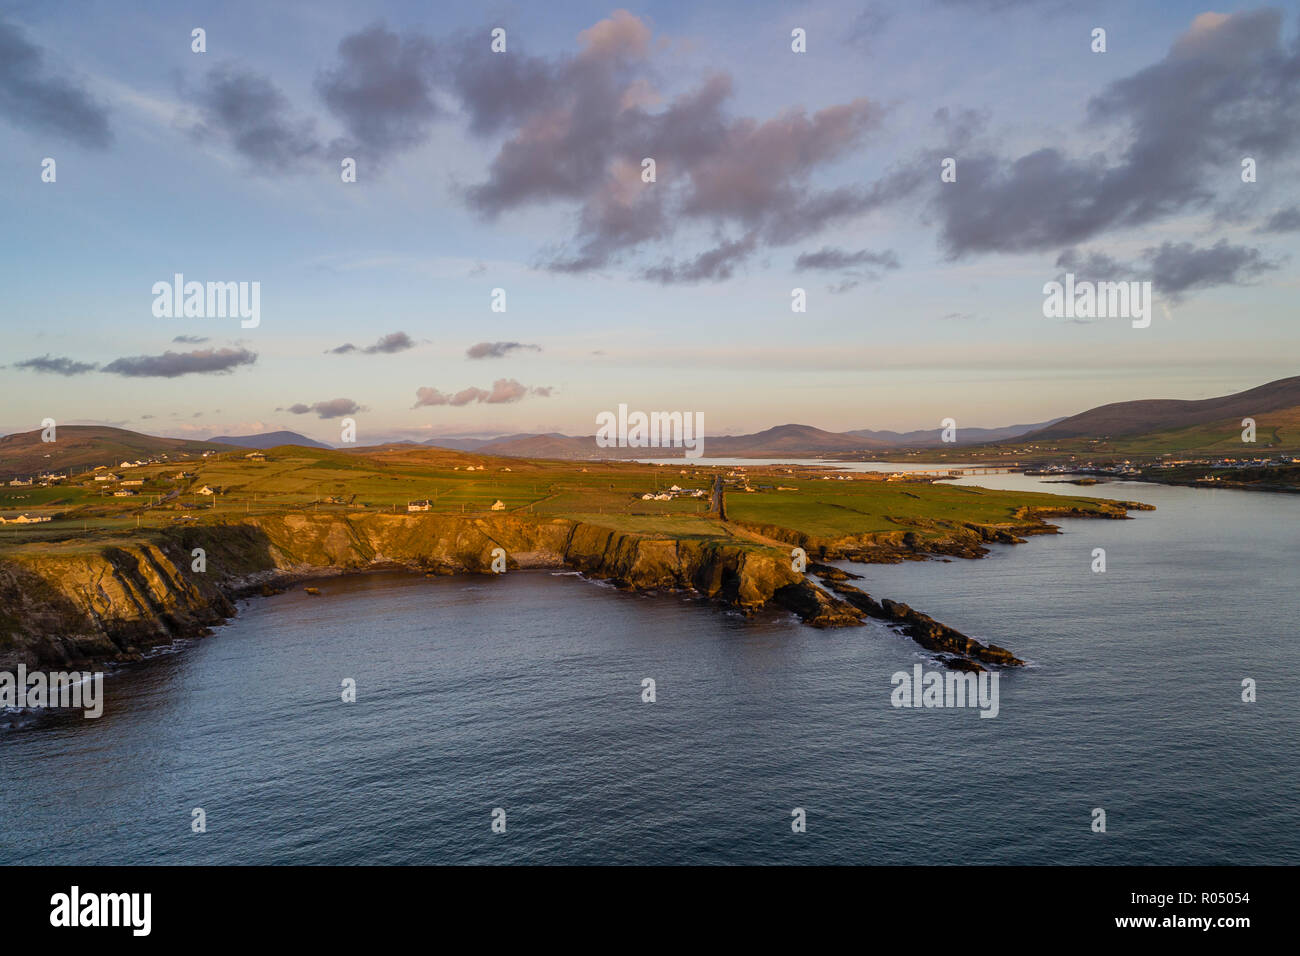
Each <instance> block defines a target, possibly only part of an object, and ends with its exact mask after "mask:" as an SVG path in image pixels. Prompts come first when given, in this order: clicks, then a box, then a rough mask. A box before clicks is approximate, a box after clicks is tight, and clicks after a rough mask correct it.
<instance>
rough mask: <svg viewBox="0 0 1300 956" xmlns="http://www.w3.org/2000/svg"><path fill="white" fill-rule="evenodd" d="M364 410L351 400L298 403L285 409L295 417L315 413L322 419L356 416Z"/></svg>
mask: <svg viewBox="0 0 1300 956" xmlns="http://www.w3.org/2000/svg"><path fill="white" fill-rule="evenodd" d="M364 410H365V409H364V408H363V406H361V405H359V404H357V403H356V402H354V401H353V400H352V399H350V398H332V399H330V400H329V401H327V402H314V403H312V404H311V405H305V404H303V403H302V402H298V403H297V404H294V405H290V406H289V407H288V408H286V409H284V411H287V412H290V413H291V414H294V415H306V414H307V413H308V412H315V413H316V414H317V416H319V417H320V418H341V417H342V416H344V415H355V414H356V413H357V412H360V411H364ZM276 411H277V412H278V411H281V409H278V408H277V409H276Z"/></svg>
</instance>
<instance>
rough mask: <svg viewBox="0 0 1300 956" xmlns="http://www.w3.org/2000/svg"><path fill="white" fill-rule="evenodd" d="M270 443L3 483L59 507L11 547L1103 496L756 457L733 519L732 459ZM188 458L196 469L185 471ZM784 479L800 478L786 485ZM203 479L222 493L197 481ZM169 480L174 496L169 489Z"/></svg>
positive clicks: (1013, 512)
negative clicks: (127, 489) (247, 527)
mask: <svg viewBox="0 0 1300 956" xmlns="http://www.w3.org/2000/svg"><path fill="white" fill-rule="evenodd" d="M266 455H267V458H268V459H269V460H267V461H264V462H262V461H252V460H249V459H248V458H247V457H246V456H245V454H244V453H240V454H230V453H226V454H222V455H220V456H213V457H210V458H206V459H200V460H191V461H187V462H184V463H183V464H178V463H169V464H160V465H149V466H144V467H139V468H133V469H129V471H122V470H120V469H119V470H117V471H112V470H109V473H117V474H121V475H123V477H124V478H127V479H129V480H143V481H144V482H145V484H144V485H143V486H142V488H141V489H139V490H141V491H142V494H140V495H138V496H136V497H131V498H114V497H112V496H111V489H112V488H116V487H118V486H117V485H116V484H115V483H98V484H97V483H96V482H94V480H93V473H87V474H84V475H77V476H76V477H75V478H74V479H73V480H72V481H71V482H69V483H67V484H65V485H61V486H56V487H52V488H35V487H34V488H13V489H11V488H8V487H5V488H4V489H3V490H2V491H0V507H3V513H5V514H8V515H12V514H16V513H20V512H23V511H27V512H30V513H33V514H48V515H51V516H52V517H54V519H55V520H52V521H50V522H47V523H42V524H37V525H13V524H8V525H5V526H3V528H0V548H4V547H11V546H14V545H22V544H36V543H40V542H66V543H68V544H69V545H76V544H78V543H80V544H84V545H86V546H93V545H94V544H95V543H96V542H99V543H101V544H102V543H103V542H104V540H106V539H108V538H113V537H120V536H123V535H125V536H130V535H131V534H132V533H133V532H135V531H136V529H157V528H164V527H171V526H175V525H176V524H178V523H182V522H184V523H214V522H225V521H228V520H231V519H232V518H237V517H239V516H241V515H245V514H249V515H252V514H267V513H283V512H286V511H293V512H304V511H305V512H312V511H314V512H327V513H340V514H373V513H399V514H405V513H406V511H407V503H408V502H410V501H414V500H418V499H427V500H428V501H429V502H430V505H431V508H430V511H431V512H433V513H443V514H464V515H484V514H492V513H494V512H493V511H492V510H491V508H492V505H493V503H494V502H497V501H500V502H502V504H503V505H504V509H503V510H504V513H507V514H515V515H520V516H529V515H533V516H536V517H538V518H545V517H567V518H572V519H574V520H579V521H584V522H588V523H591V524H597V525H601V526H603V527H607V528H610V529H611V530H615V531H625V532H635V533H639V534H645V535H651V536H656V537H669V538H675V539H680V540H694V541H728V542H731V543H741V544H745V545H747V546H748V545H752V544H758V545H771V544H773V543H774V542H772V541H771V540H770V539H768V538H766V537H765V536H763V535H762V534H761V533H756V532H755V530H754V529H755V528H757V527H769V528H781V529H788V530H791V531H795V532H799V533H804V534H808V535H812V536H815V537H819V538H828V539H833V538H840V537H846V536H856V535H864V534H872V533H878V532H890V531H898V530H900V529H901V530H916V531H918V533H920V534H921V535H922V536H928V537H934V536H938V535H941V534H943V533H944V531H945V529H947V528H952V527H955V526H959V525H961V524H964V523H967V522H970V523H977V524H985V525H1000V524H1007V523H1013V522H1015V521H1017V511H1018V510H1019V509H1022V508H1025V507H1035V508H1060V507H1071V506H1073V507H1077V508H1079V509H1081V510H1084V511H1090V510H1097V511H1100V510H1102V509H1103V508H1104V507H1105V506H1104V505H1103V504H1101V503H1099V502H1097V501H1095V500H1094V499H1089V498H1076V497H1069V498H1066V497H1062V496H1057V495H1048V494H1038V493H1031V492H1004V491H989V490H986V489H983V488H975V487H959V486H953V485H945V484H931V483H928V482H924V481H916V482H888V481H884V480H881V479H880V477H879V476H868V475H857V476H854V477H853V478H852V479H850V480H829V481H828V480H821V479H819V478H817V477H814V476H815V475H817V474H819V472H818V471H817V470H815V469H804V470H802V471H801V472H797V473H796V474H794V475H792V474H789V473H788V472H787V471H786V469H785V468H780V469H764V468H760V467H752V468H747V469H745V474H747V475H748V476H749V481H750V482H751V483H752V485H753V487H754V488H756V489H759V490H754V491H744V490H742V488H743V486H744V485H745V480H744V479H743V478H728V479H727V481H728V482H729V483H728V485H727V490H726V509H727V518H728V521H727V522H725V523H724V522H721V521H719V520H718V518H717V516H716V515H714V514H712V513H709V511H708V508H709V497H708V496H707V493H708V492H709V491H710V490H711V489H712V486H713V482H714V478H715V475H716V474H718V473H719V471H720V472H721V473H722V474H723V475H724V476H725V475H726V474H727V473H728V472H729V471H730V469H714V468H700V467H694V466H692V465H690V464H689V463H684V464H674V465H669V466H656V465H647V464H641V463H636V462H586V463H583V462H559V461H536V460H526V459H515V458H493V457H489V456H482V455H472V454H468V453H460V452H454V451H447V450H443V449H431V448H424V447H418V446H417V447H410V446H388V447H382V448H378V449H365V450H360V451H336V450H327V449H312V448H303V447H298V446H286V447H281V448H274V449H270V450H269V451H268V452H267V453H266ZM471 468H472V470H471ZM182 469H183V470H185V471H188V472H191V473H192V474H193V475H194V477H192V478H186V479H177V478H176V477H175V476H176V474H177V473H178V472H180V471H181V470H182ZM104 473H105V472H103V471H101V472H100V474H104ZM674 484H676V485H678V486H680V487H681V488H683V489H701V490H703V491H704V492H706V496H705V497H702V498H693V497H680V498H675V499H673V500H670V501H654V500H650V501H646V500H643V498H642V495H644V494H646V493H648V492H649V493H655V492H659V491H663V490H667V489H668V488H669V487H670V486H671V485H674ZM778 485H779V486H782V487H785V488H794V489H796V490H792V491H791V490H776V487H777V486H778ZM204 486H209V487H212V488H216V489H219V493H218V494H216V495H214V496H203V495H200V494H199V493H198V492H199V489H200V488H203V487H204ZM106 489H108V490H109V493H108V494H107V495H106V494H105V491H106ZM172 492H174V493H175V495H174V497H171V498H166V497H165V496H166V495H168V494H170V493H172ZM498 510H499V511H500V510H502V509H498Z"/></svg>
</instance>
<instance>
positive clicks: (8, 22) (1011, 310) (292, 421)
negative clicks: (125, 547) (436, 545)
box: [0, 0, 1300, 444]
mask: <svg viewBox="0 0 1300 956" xmlns="http://www.w3.org/2000/svg"><path fill="white" fill-rule="evenodd" d="M1135 6H1137V5H1133V4H1129V3H1098V4H1094V5H1090V6H1089V9H1087V10H1082V11H1081V10H1080V9H1079V5H1077V4H1067V3H1060V2H1051V0H1043V2H1034V0H1022V2H999V0H990V2H982V0H925V2H917V3H907V4H902V3H899V4H889V3H872V4H862V3H858V4H847V3H846V4H828V3H815V4H804V5H791V4H776V3H770V4H769V3H743V4H740V3H727V4H722V3H709V4H698V3H650V4H645V5H642V6H638V7H634V8H628V9H627V10H620V9H619V8H616V7H611V6H607V5H597V4H590V3H565V4H560V5H538V4H518V5H514V6H511V5H501V6H499V7H495V8H485V9H486V12H480V11H478V10H473V9H470V8H469V7H467V6H466V5H460V4H456V5H452V4H437V3H379V4H366V5H355V4H341V3H301V4H293V3H284V4H275V5H267V4H258V3H229V4H222V5H220V6H211V7H210V6H208V5H199V4H186V3H166V4H163V3H156V4H149V3H145V4H135V5H133V7H132V9H131V10H129V11H123V10H120V9H118V8H116V7H115V6H114V5H110V4H94V5H86V6H77V7H70V6H66V5H64V6H59V5H45V4H35V3H30V4H28V3H19V4H10V5H8V6H7V7H5V8H4V12H3V13H0V48H2V49H5V50H7V51H8V52H9V55H8V59H9V63H10V65H9V66H8V67H4V66H0V142H2V143H3V149H0V170H2V171H3V176H2V177H0V217H2V218H3V220H4V221H5V223H6V224H7V225H8V227H9V228H6V229H5V230H3V233H2V234H0V249H2V253H3V254H2V255H0V281H3V288H4V293H5V295H4V312H3V315H4V320H3V321H4V348H3V350H0V365H3V366H4V367H3V368H0V382H3V389H4V395H5V402H4V409H3V413H2V414H0V430H3V431H5V432H9V431H19V430H27V429H31V428H35V427H38V426H39V423H40V421H41V420H42V419H43V418H46V417H52V418H54V419H55V420H56V421H59V422H60V423H92V422H93V423H106V424H115V425H120V426H122V427H126V428H133V429H137V430H140V431H146V432H152V433H157V434H168V435H182V436H192V437H208V436H211V435H218V434H244V433H249V432H255V431H264V430H271V429H278V428H289V429H293V430H295V431H299V432H302V433H304V434H307V435H309V436H311V437H314V438H317V439H321V440H325V441H331V442H334V441H337V440H338V435H339V423H340V415H341V414H342V412H343V410H346V409H349V408H357V409H358V410H357V411H355V412H353V413H352V417H354V418H355V419H356V420H357V423H358V440H359V441H360V442H361V443H362V444H368V443H372V442H376V441H380V440H386V439H392V438H413V439H417V440H418V439H420V438H422V437H428V436H431V435H439V434H441V435H447V434H494V433H508V432H521V431H563V432H566V433H570V434H590V433H592V431H594V419H595V415H596V414H597V413H599V412H600V411H603V410H607V409H614V408H616V407H617V406H618V405H619V404H620V403H624V404H627V405H629V406H630V407H632V408H634V409H635V408H640V409H646V410H651V409H663V410H684V411H702V412H704V414H705V418H706V423H707V427H708V430H709V431H710V432H712V433H714V434H719V433H736V432H743V431H751V430H756V429H759V428H765V427H769V426H771V425H775V424H779V423H783V422H802V423H807V424H813V425H818V426H821V427H824V428H830V429H851V428H898V429H910V428H921V427H937V425H938V423H939V421H940V419H942V418H945V417H953V418H955V419H956V420H957V421H958V423H959V425H984V426H991V425H1003V424H1010V423H1013V422H1030V421H1039V420H1044V419H1047V418H1051V417H1056V416H1060V415H1066V414H1071V413H1073V412H1076V411H1080V410H1082V409H1084V408H1087V407H1091V406H1093V405H1097V404H1102V403H1105V402H1109V401H1121V400H1126V399H1132V398H1147V397H1177V398H1202V397H1207V396H1211V395H1217V394H1224V393H1227V392H1231V391H1236V390H1240V389H1243V388H1247V387H1251V386H1253V385H1257V384H1260V383H1262V382H1265V381H1269V380H1272V379H1276V378H1281V377H1285V376H1288V375H1292V374H1295V373H1296V371H1297V369H1296V363H1295V359H1296V357H1297V355H1298V354H1300V348H1298V346H1300V332H1298V331H1297V328H1296V321H1295V320H1296V311H1297V310H1296V308H1295V303H1296V300H1297V291H1298V285H1300V284H1298V283H1297V280H1296V272H1295V265H1296V261H1297V260H1296V254H1297V252H1298V251H1300V210H1298V209H1297V202H1298V201H1300V190H1297V188H1296V186H1295V181H1296V180H1295V176H1296V173H1297V171H1300V151H1297V148H1296V147H1297V146H1300V113H1298V112H1297V111H1298V110H1300V107H1297V105H1296V104H1297V103H1300V97H1298V96H1297V95H1296V94H1297V93H1298V92H1300V43H1298V42H1297V26H1298V24H1297V15H1296V12H1295V9H1294V7H1289V8H1286V9H1281V8H1269V7H1267V6H1258V5H1251V4H1233V3H1228V4H1224V3H1220V4H1217V5H1216V6H1215V7H1214V8H1206V7H1203V6H1201V5H1199V4H1195V3H1177V2H1167V3H1161V4H1159V5H1154V4H1144V5H1141V9H1133V8H1134V7H1135ZM1098 26H1100V27H1103V28H1105V29H1106V31H1107V51H1106V52H1105V53H1103V54H1097V53H1093V52H1091V51H1090V49H1089V44H1090V42H1091V41H1090V34H1091V31H1092V29H1093V28H1094V27H1098ZM194 27H202V28H204V29H205V30H206V34H207V36H206V40H207V52H205V53H201V54H200V53H194V52H192V51H191V30H192V29H193V28H194ZM493 27H502V28H504V29H505V30H506V37H507V50H506V52H505V53H503V54H493V53H492V52H491V51H490V50H489V49H488V46H489V42H490V36H489V31H490V30H491V29H492V28H493ZM796 27H800V28H803V29H804V30H806V31H807V52H806V53H802V54H796V53H794V52H792V51H791V49H790V43H791V38H790V32H791V30H792V29H794V28H796ZM343 156H352V157H353V158H355V159H356V160H357V163H358V181H357V182H356V183H343V182H341V180H340V175H339V161H340V159H341V157H343ZM643 156H651V157H656V162H657V163H658V169H657V181H656V182H655V183H653V184H644V183H642V182H641V181H640V177H639V169H638V168H637V167H636V165H635V164H636V163H638V162H639V160H640V158H641V157H643ZM945 156H954V157H955V158H956V159H957V161H958V167H957V168H958V177H957V182H955V183H948V184H941V183H940V182H939V165H938V160H939V158H941V157H945ZM1244 156H1251V157H1253V158H1255V159H1256V161H1257V164H1258V167H1257V168H1258V179H1257V181H1256V182H1254V183H1250V184H1245V183H1242V182H1241V176H1240V162H1241V159H1242V157H1244ZM46 157H51V158H54V159H55V161H56V163H57V179H56V181H55V182H53V183H47V182H42V180H41V163H42V160H43V159H44V158H46ZM1071 256H1073V258H1071ZM801 257H803V258H802V259H801ZM1070 262H1078V263H1082V262H1088V263H1090V265H1089V266H1088V268H1090V269H1092V270H1093V271H1094V272H1095V273H1096V277H1097V278H1104V279H1115V280H1129V279H1147V280H1150V281H1152V282H1153V284H1154V286H1155V292H1154V295H1155V303H1156V304H1155V309H1154V316H1153V321H1152V323H1151V326H1150V328H1147V329H1134V328H1132V327H1131V325H1130V323H1129V322H1128V321H1127V320H1115V319H1103V320H1097V321H1090V322H1070V321H1063V320H1053V319H1047V318H1044V316H1043V314H1042V303H1043V294H1042V286H1043V284H1044V283H1045V282H1047V281H1050V280H1052V279H1054V278H1056V277H1057V276H1059V275H1060V274H1061V273H1062V272H1063V271H1064V270H1065V268H1067V267H1068V266H1067V265H1063V263H1070ZM837 264H838V265H837ZM826 265H833V266H836V267H834V268H823V267H822V266H826ZM1074 271H1076V272H1083V271H1087V270H1086V269H1085V268H1084V267H1082V266H1080V267H1077V268H1074ZM176 272H181V273H184V274H185V276H186V277H187V279H191V280H198V281H209V280H211V281H257V282H260V284H261V297H262V299H261V322H260V325H259V326H258V327H257V328H255V329H241V328H240V327H239V321H238V320H237V319H230V318H190V319H184V318H181V319H167V318H157V317H155V316H154V315H153V314H152V311H151V306H152V303H153V295H152V293H151V291H150V290H151V287H152V286H153V284H154V283H155V282H158V281H160V280H161V281H170V279H171V277H172V275H173V274H174V273H176ZM795 287H800V288H804V289H806V290H807V295H808V309H807V312H806V313H802V314H794V313H792V312H791V309H790V301H791V289H793V288H795ZM494 288H502V289H505V290H506V301H507V310H506V311H505V312H504V313H500V312H493V311H492V310H491V309H490V304H491V295H492V290H493V289H494ZM399 332H400V333H404V337H403V338H401V339H397V338H389V339H387V340H386V341H387V343H388V344H387V345H386V346H384V347H377V343H380V342H381V340H383V338H384V337H385V336H393V335H394V333H399ZM177 337H188V338H190V339H203V340H205V341H182V342H177V341H175V339H176V338H177ZM481 343H489V344H491V343H517V344H518V345H521V346H532V347H530V348H520V347H516V348H511V347H508V346H502V347H497V348H495V349H491V348H483V349H480V350H479V351H480V352H487V353H489V355H490V354H493V353H500V354H499V357H486V358H471V357H469V356H468V355H467V350H470V349H471V348H472V347H473V346H475V345H476V344H481ZM345 344H352V345H354V346H355V347H356V348H355V349H353V350H350V351H343V352H336V351H334V350H336V349H339V348H340V347H341V346H344V345H345ZM367 347H370V348H371V351H369V352H367V351H366V349H367ZM168 353H171V357H168ZM141 357H146V358H148V359H149V361H140V360H139V359H140V358H141ZM187 368H188V369H192V370H191V371H188V372H185V373H183V374H180V373H178V371H179V370H183V369H187ZM161 373H167V374H161ZM421 389H423V390H424V391H423V392H421V391H420V390H421ZM421 395H422V396H425V398H426V401H424V402H423V403H421V400H420V398H419V396H421ZM458 395H459V396H460V397H459V398H455V396H458ZM340 399H341V400H344V401H343V402H340V401H339V400H340Z"/></svg>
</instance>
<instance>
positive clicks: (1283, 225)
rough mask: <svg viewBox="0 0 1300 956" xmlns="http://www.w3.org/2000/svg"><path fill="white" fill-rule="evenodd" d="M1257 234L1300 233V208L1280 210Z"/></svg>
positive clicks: (1269, 218)
mask: <svg viewBox="0 0 1300 956" xmlns="http://www.w3.org/2000/svg"><path fill="white" fill-rule="evenodd" d="M1255 231H1256V232H1300V206H1289V207H1287V208H1286V209H1279V210H1278V211H1277V212H1275V213H1273V215H1271V216H1269V217H1268V221H1267V222H1265V223H1264V224H1263V225H1262V226H1260V227H1259V228H1258V229H1256V230H1255Z"/></svg>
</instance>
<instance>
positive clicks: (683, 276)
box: [642, 233, 758, 285]
mask: <svg viewBox="0 0 1300 956" xmlns="http://www.w3.org/2000/svg"><path fill="white" fill-rule="evenodd" d="M757 243H758V237H757V235H756V234H754V233H750V234H749V235H747V236H743V237H742V238H740V239H736V240H732V241H729V242H724V243H722V244H721V245H719V246H717V247H716V248H714V249H709V250H707V251H706V252H701V253H700V254H699V255H697V256H696V257H695V258H694V259H691V260H689V261H688V262H686V263H684V264H681V265H677V264H675V263H673V262H671V261H665V262H663V263H662V264H660V265H657V266H651V267H650V268H648V269H645V270H644V271H643V272H642V277H643V278H646V279H652V280H654V281H655V282H659V283H662V284H664V285H670V284H672V283H674V282H699V281H700V280H701V279H714V280H721V279H730V278H731V276H732V274H733V273H734V271H735V268H736V266H737V265H738V264H740V263H741V262H743V261H744V260H745V259H747V258H748V257H749V254H750V253H751V252H753V251H754V249H755V247H756V246H757Z"/></svg>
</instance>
